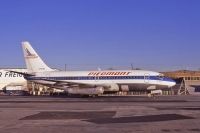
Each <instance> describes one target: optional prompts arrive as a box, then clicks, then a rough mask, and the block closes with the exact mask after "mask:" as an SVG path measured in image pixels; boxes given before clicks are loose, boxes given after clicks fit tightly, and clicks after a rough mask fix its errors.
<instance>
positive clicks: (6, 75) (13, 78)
mask: <svg viewBox="0 0 200 133" xmlns="http://www.w3.org/2000/svg"><path fill="white" fill-rule="evenodd" d="M9 71H17V72H23V73H25V72H26V69H0V92H1V91H3V90H6V88H7V87H9V86H12V87H13V88H14V86H25V85H26V80H25V79H24V78H23V75H21V74H17V73H13V72H9Z"/></svg>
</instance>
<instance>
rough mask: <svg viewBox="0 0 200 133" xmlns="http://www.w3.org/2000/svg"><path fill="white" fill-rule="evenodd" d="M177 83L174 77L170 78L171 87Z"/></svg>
mask: <svg viewBox="0 0 200 133" xmlns="http://www.w3.org/2000/svg"><path fill="white" fill-rule="evenodd" d="M175 85H176V81H174V80H173V79H170V87H173V86H175Z"/></svg>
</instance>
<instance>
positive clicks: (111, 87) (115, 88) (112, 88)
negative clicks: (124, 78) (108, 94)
mask: <svg viewBox="0 0 200 133" xmlns="http://www.w3.org/2000/svg"><path fill="white" fill-rule="evenodd" d="M105 91H112V92H113V91H119V85H117V84H110V85H109V86H108V87H107V88H106V90H105Z"/></svg>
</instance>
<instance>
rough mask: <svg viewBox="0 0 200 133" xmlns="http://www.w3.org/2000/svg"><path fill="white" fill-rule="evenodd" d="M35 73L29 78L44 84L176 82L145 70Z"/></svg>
mask: <svg viewBox="0 0 200 133" xmlns="http://www.w3.org/2000/svg"><path fill="white" fill-rule="evenodd" d="M35 75H36V76H32V77H28V78H27V79H28V80H32V81H34V82H38V83H43V84H54V82H50V80H52V81H57V82H59V81H60V82H63V81H65V82H70V83H78V84H88V85H91V86H106V85H107V86H109V85H111V84H117V85H129V86H132V87H135V89H148V88H150V89H151V88H153V89H162V88H169V87H172V86H174V85H175V84H176V83H175V82H174V81H173V80H172V79H170V78H166V77H160V75H161V74H160V73H157V72H152V71H143V70H107V71H53V72H40V73H35ZM45 79H46V80H45Z"/></svg>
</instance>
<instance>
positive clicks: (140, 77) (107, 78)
mask: <svg viewBox="0 0 200 133" xmlns="http://www.w3.org/2000/svg"><path fill="white" fill-rule="evenodd" d="M26 79H27V80H44V79H46V80H129V79H130V80H139V79H140V80H141V79H143V80H159V81H168V82H174V80H172V79H170V78H168V77H162V78H160V77H158V76H99V77H95V76H77V77H26Z"/></svg>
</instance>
